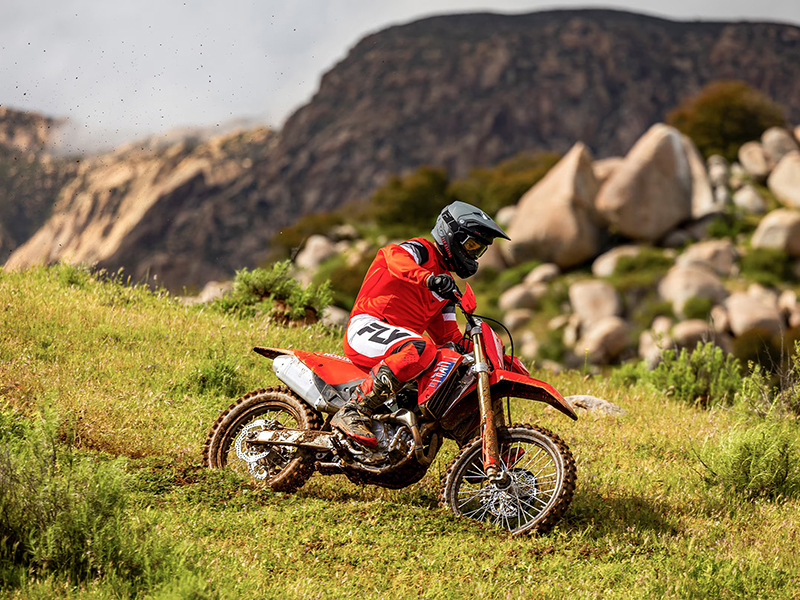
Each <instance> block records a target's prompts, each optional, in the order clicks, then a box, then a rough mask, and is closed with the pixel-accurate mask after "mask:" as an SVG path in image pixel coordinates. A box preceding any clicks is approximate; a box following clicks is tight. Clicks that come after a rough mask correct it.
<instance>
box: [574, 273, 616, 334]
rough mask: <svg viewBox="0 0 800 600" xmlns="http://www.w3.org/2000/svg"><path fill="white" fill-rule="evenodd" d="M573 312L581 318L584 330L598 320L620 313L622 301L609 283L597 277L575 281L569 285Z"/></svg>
mask: <svg viewBox="0 0 800 600" xmlns="http://www.w3.org/2000/svg"><path fill="white" fill-rule="evenodd" d="M569 301H570V304H572V310H573V312H574V313H575V314H576V315H578V316H579V317H580V319H581V327H582V328H583V330H584V331H585V330H586V329H587V328H589V327H591V326H592V325H593V324H595V323H597V322H598V321H600V320H602V319H604V318H606V317H611V316H618V315H620V314H622V302H621V300H620V297H619V294H618V293H617V290H616V289H615V288H614V286H612V285H611V284H609V283H607V282H605V281H601V280H599V279H585V280H583V281H577V282H575V283H573V284H572V285H571V286H570V287H569Z"/></svg>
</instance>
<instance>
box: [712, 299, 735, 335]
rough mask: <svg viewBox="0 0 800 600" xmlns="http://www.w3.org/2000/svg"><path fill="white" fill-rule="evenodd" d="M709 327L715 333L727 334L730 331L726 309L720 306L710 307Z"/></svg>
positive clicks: (729, 321)
mask: <svg viewBox="0 0 800 600" xmlns="http://www.w3.org/2000/svg"><path fill="white" fill-rule="evenodd" d="M710 317H711V325H712V326H713V327H714V331H716V332H717V333H728V332H729V331H730V329H731V320H730V317H728V309H726V308H725V307H724V306H723V305H721V304H715V305H714V306H713V307H711V315H710Z"/></svg>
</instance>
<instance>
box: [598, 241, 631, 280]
mask: <svg viewBox="0 0 800 600" xmlns="http://www.w3.org/2000/svg"><path fill="white" fill-rule="evenodd" d="M641 251H642V247H641V246H633V245H628V246H617V247H615V248H612V249H611V250H609V251H608V252H604V253H603V254H601V255H600V256H598V257H597V258H596V259H594V262H593V263H592V275H594V276H595V277H611V275H613V274H614V271H615V270H616V268H617V263H618V262H619V259H620V258H622V257H624V256H627V257H629V258H633V257H635V256H638V255H639V253H640V252H641Z"/></svg>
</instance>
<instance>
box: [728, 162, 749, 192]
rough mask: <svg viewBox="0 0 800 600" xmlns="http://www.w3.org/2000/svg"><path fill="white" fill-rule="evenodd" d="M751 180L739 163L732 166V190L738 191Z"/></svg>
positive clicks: (730, 185)
mask: <svg viewBox="0 0 800 600" xmlns="http://www.w3.org/2000/svg"><path fill="white" fill-rule="evenodd" d="M749 180H750V176H749V175H748V174H747V171H745V170H744V167H742V165H740V164H739V163H738V162H735V163H733V164H732V165H731V176H730V179H728V186H729V187H730V188H731V189H732V190H738V189H739V188H740V187H742V186H743V185H745V184H746V183H747V182H748V181H749Z"/></svg>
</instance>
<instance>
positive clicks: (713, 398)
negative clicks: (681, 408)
mask: <svg viewBox="0 0 800 600" xmlns="http://www.w3.org/2000/svg"><path fill="white" fill-rule="evenodd" d="M650 382H651V383H652V384H653V385H654V386H655V387H656V388H657V389H659V390H662V391H663V392H666V393H667V395H669V396H671V397H673V398H676V399H678V400H681V401H683V402H687V403H689V404H699V405H701V406H703V407H708V406H715V405H718V404H722V405H729V404H731V403H732V402H733V400H734V398H735V396H736V392H738V391H739V389H740V388H741V382H742V375H741V365H740V363H739V360H738V359H736V358H735V357H733V356H731V355H730V354H726V353H725V352H724V351H723V350H722V349H721V348H719V347H718V346H715V345H714V344H712V343H705V344H703V343H701V342H698V344H697V347H696V348H695V350H694V351H693V352H689V351H687V350H686V348H683V349H682V350H681V351H680V353H679V354H676V352H675V350H665V351H664V352H663V353H662V360H661V362H660V363H659V365H658V366H657V367H656V368H655V370H654V371H653V372H652V373H651V374H650Z"/></svg>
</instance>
